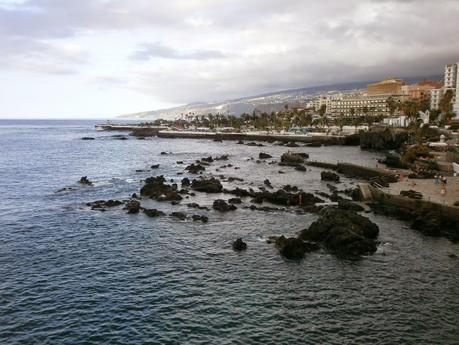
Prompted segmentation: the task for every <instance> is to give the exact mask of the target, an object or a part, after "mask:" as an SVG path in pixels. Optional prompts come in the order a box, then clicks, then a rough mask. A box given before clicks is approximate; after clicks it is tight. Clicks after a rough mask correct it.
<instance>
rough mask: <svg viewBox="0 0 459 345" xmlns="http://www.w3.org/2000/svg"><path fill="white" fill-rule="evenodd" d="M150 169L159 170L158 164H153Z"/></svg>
mask: <svg viewBox="0 0 459 345" xmlns="http://www.w3.org/2000/svg"><path fill="white" fill-rule="evenodd" d="M151 168H152V169H158V168H159V164H153V165H152V166H151Z"/></svg>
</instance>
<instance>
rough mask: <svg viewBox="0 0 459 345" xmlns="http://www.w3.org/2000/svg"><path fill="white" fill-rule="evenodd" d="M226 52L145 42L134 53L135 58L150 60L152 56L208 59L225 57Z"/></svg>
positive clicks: (133, 57)
mask: <svg viewBox="0 0 459 345" xmlns="http://www.w3.org/2000/svg"><path fill="white" fill-rule="evenodd" d="M224 57H225V54H223V53H222V52H220V51H217V50H211V49H198V50H189V51H185V50H178V49H175V48H172V47H169V46H166V45H164V44H162V43H160V42H156V43H144V44H142V45H141V46H140V47H139V49H138V50H137V51H135V52H134V54H132V56H131V58H132V59H134V60H149V59H151V58H164V59H178V60H208V59H220V58H224Z"/></svg>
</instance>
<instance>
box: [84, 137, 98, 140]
mask: <svg viewBox="0 0 459 345" xmlns="http://www.w3.org/2000/svg"><path fill="white" fill-rule="evenodd" d="M81 140H95V138H93V137H83V138H81Z"/></svg>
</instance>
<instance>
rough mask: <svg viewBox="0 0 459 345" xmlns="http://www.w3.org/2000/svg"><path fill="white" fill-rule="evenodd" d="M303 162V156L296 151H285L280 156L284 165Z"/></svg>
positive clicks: (294, 164)
mask: <svg viewBox="0 0 459 345" xmlns="http://www.w3.org/2000/svg"><path fill="white" fill-rule="evenodd" d="M303 162H304V158H303V157H302V156H301V155H300V154H298V153H293V152H286V153H284V154H283V155H282V156H281V163H282V164H284V165H291V166H296V165H298V164H302V163H303Z"/></svg>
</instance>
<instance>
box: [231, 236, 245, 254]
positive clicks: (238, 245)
mask: <svg viewBox="0 0 459 345" xmlns="http://www.w3.org/2000/svg"><path fill="white" fill-rule="evenodd" d="M232 246H233V249H234V250H236V251H242V250H246V249H247V243H245V242H244V241H243V240H242V238H238V239H237V240H236V241H234V242H233V244H232Z"/></svg>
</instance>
